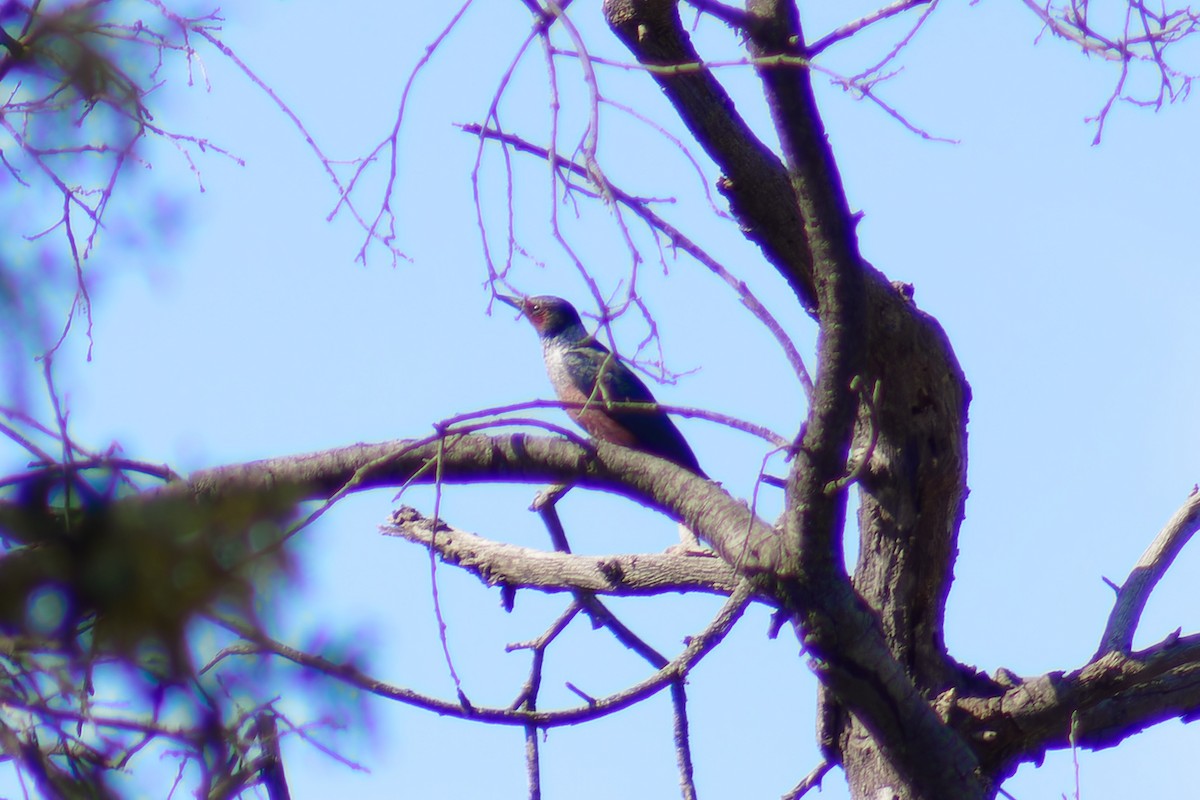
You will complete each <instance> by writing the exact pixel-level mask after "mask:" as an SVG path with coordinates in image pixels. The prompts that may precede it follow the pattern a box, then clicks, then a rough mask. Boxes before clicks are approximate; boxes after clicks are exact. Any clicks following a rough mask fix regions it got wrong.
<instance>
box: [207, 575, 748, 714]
mask: <svg viewBox="0 0 1200 800" xmlns="http://www.w3.org/2000/svg"><path fill="white" fill-rule="evenodd" d="M749 603H750V586H749V584H748V583H746V582H743V583H742V585H741V586H740V587H739V588H738V589H737V590H736V591H735V592H734V593H733V595H732V596H730V598H729V600H728V601H727V602H726V603H725V605H724V606H722V608H721V610H720V611H719V612H718V613H717V615H716V616H715V617H714V618H713V620H712V622H711V623H710V624H709V626H708V627H707V628H705V629H704V630H703V631H702V632H700V633H699V634H698V635H696V636H693V637H691V638H690V639H689V641H688V644H687V646H686V647H685V648H684V649H683V651H682V652H680V653H679V655H677V656H676V657H675V658H674V659H672V660H671V661H669V662H667V663H666V664H664V665H663V667H662V668H661V669H659V670H657V671H656V672H655V673H654V674H653V675H651V676H649V677H648V678H646V679H645V680H643V681H641V682H639V683H637V684H635V685H633V686H630V687H629V688H627V689H624V690H622V691H620V692H617V693H615V694H612V695H609V696H607V697H603V698H597V699H595V700H593V701H589V702H587V703H586V704H585V705H582V706H576V707H575V708H568V709H562V710H558V711H526V710H521V709H511V708H491V707H486V706H463V705H462V704H461V703H458V702H450V701H446V700H442V699H439V698H436V697H431V696H429V695H425V694H422V693H420V692H415V691H413V690H411V689H406V688H403V687H399V686H395V685H393V684H389V683H385V682H384V681H380V680H376V679H374V678H372V677H370V676H369V675H366V674H365V673H363V672H362V671H361V670H359V669H358V668H357V667H356V666H354V665H353V664H348V663H336V662H333V661H329V660H328V659H325V658H322V657H321V656H317V655H313V654H310V653H305V652H303V651H301V650H297V649H296V648H294V647H289V646H288V645H285V644H283V643H282V642H279V641H276V640H275V639H272V638H270V637H268V636H266V635H265V634H263V633H261V632H260V631H257V630H255V629H254V628H252V627H249V626H247V625H245V624H243V623H241V622H239V621H237V620H232V619H225V618H221V619H216V620H214V621H216V622H217V623H218V624H220V625H222V626H223V627H225V628H227V629H229V630H230V631H233V632H234V633H236V634H238V635H239V636H242V637H243V638H245V639H246V642H245V643H242V644H237V645H233V646H231V647H227V648H225V650H224V651H223V652H222V655H221V658H228V657H231V656H237V655H262V654H264V653H274V654H275V655H278V656H280V657H282V658H286V659H287V660H289V661H292V662H294V663H296V664H299V665H300V666H303V667H307V668H310V669H313V670H315V671H317V672H320V673H323V674H325V675H328V676H329V677H331V678H334V679H336V680H339V681H342V682H343V683H346V684H348V685H350V686H354V687H357V688H359V689H361V690H363V691H365V692H370V693H372V694H375V695H378V696H380V697H384V698H387V699H390V700H396V701H398V702H402V703H405V704H407V705H412V706H415V707H418V708H423V709H425V710H427V711H433V712H435V713H437V714H442V715H444V716H450V717H455V718H458V719H468V720H475V721H478V722H490V723H494V724H499V725H514V726H520V727H523V728H527V727H529V726H531V725H532V726H536V727H538V728H550V727H557V726H560V725H575V724H578V723H580V722H585V721H587V720H593V719H599V718H601V717H605V716H608V715H609V714H613V713H615V712H617V711H620V710H622V709H625V708H628V707H630V706H631V705H634V704H635V703H638V702H641V701H642V700H645V699H646V698H648V697H652V696H653V695H655V694H657V693H658V692H660V691H662V690H663V689H664V688H667V687H668V686H670V685H672V684H674V683H675V682H676V681H678V680H680V679H681V678H683V677H684V676H686V675H687V673H688V672H689V671H690V670H691V669H692V667H694V666H695V665H696V664H697V663H698V662H699V661H700V660H701V659H703V658H704V656H706V655H707V654H708V653H709V652H710V651H711V650H712V649H713V648H714V647H716V646H717V645H718V644H720V642H721V641H722V640H723V639H724V638H725V636H726V635H727V634H728V633H729V631H730V630H731V629H732V628H733V625H734V624H735V623H736V622H737V621H738V620H739V619H740V618H741V616H742V613H743V612H744V611H745V609H746V606H747V605H749Z"/></svg>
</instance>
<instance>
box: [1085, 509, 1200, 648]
mask: <svg viewBox="0 0 1200 800" xmlns="http://www.w3.org/2000/svg"><path fill="white" fill-rule="evenodd" d="M1197 529H1200V489H1197V488H1196V487H1193V488H1192V493H1191V494H1190V495H1189V496H1188V499H1187V501H1186V502H1185V503H1184V504H1183V506H1182V507H1181V508H1180V509H1179V510H1178V511H1176V512H1175V515H1174V516H1173V517H1171V519H1170V521H1168V522H1167V524H1166V526H1165V527H1164V528H1163V529H1162V530H1161V531H1159V533H1158V535H1157V536H1156V537H1154V541H1153V542H1151V544H1150V546H1149V547H1148V548H1146V551H1145V552H1144V553H1142V557H1141V558H1139V559H1138V562H1137V564H1135V565H1134V567H1133V569H1132V570H1131V571H1130V573H1129V577H1128V578H1126V579H1125V583H1124V584H1122V585H1121V587H1120V589H1118V590H1117V600H1116V603H1115V604H1114V605H1113V610H1112V613H1110V614H1109V617H1108V624H1107V625H1106V626H1105V628H1104V634H1103V635H1102V636H1101V637H1100V649H1099V650H1097V651H1096V655H1095V656H1094V658H1100V657H1101V656H1103V655H1105V654H1106V653H1110V652H1118V653H1128V652H1129V651H1130V649H1131V648H1132V647H1133V636H1134V633H1135V632H1136V631H1137V626H1138V622H1139V621H1140V620H1141V618H1142V610H1143V609H1144V608H1145V607H1146V601H1147V600H1148V599H1149V598H1150V593H1151V592H1153V591H1154V587H1155V586H1157V585H1158V582H1159V581H1160V580H1162V577H1163V575H1165V574H1166V572H1167V570H1168V569H1170V567H1171V564H1173V563H1174V561H1175V558H1176V556H1178V555H1179V553H1180V551H1181V550H1183V547H1184V545H1186V544H1187V543H1188V541H1189V540H1190V539H1191V538H1192V535H1193V534H1195V533H1196V530H1197Z"/></svg>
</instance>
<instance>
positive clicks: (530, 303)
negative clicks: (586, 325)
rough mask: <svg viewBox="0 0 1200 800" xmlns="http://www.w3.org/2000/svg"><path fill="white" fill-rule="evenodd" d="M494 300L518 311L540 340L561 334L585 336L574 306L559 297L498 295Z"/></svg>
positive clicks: (581, 322) (545, 295)
mask: <svg viewBox="0 0 1200 800" xmlns="http://www.w3.org/2000/svg"><path fill="white" fill-rule="evenodd" d="M496 299H498V300H499V301H500V302H502V303H507V304H508V305H510V306H512V307H513V308H515V309H517V310H518V311H520V312H521V313H522V314H523V315H524V316H525V318H526V319H527V320H529V321H530V322H531V323H533V327H534V328H535V329H537V332H538V335H539V336H541V337H542V338H551V337H555V336H562V335H563V334H567V335H569V336H572V337H582V336H585V335H586V332H585V331H584V329H583V321H582V320H581V319H580V318H579V312H578V311H576V310H575V306H573V305H571V304H570V303H568V302H567V301H566V300H563V299H562V298H561V297H554V296H552V295H548V294H544V295H540V296H538V297H508V296H506V295H502V294H498V295H496Z"/></svg>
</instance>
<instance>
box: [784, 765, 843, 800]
mask: <svg viewBox="0 0 1200 800" xmlns="http://www.w3.org/2000/svg"><path fill="white" fill-rule="evenodd" d="M831 769H833V762H831V761H822V762H821V763H820V764H817V766H815V767H813V770H812V772H810V773H808V774H807V775H805V776H804V780H802V781H800V782H799V783H797V784H796V785H795V786H793V787H792V790H791V791H790V792H788V793H787V794H785V795H784V796H783V800H800V798H801V797H804V795H806V794H808V792H809V790H810V789H812V788H814V787H817V786H820V785H821V781H822V780H823V779H824V778H825V774H826V773H827V772H829V770H831Z"/></svg>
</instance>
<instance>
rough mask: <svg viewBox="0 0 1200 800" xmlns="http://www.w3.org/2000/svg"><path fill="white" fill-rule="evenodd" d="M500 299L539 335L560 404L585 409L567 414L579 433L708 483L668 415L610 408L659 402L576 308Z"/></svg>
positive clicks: (558, 301)
mask: <svg viewBox="0 0 1200 800" xmlns="http://www.w3.org/2000/svg"><path fill="white" fill-rule="evenodd" d="M496 297H497V299H498V300H500V301H501V302H502V303H506V304H508V305H510V306H512V307H513V308H515V309H517V310H518V311H520V312H521V314H522V315H523V316H524V317H525V318H526V319H527V320H529V321H530V322H531V323H532V324H533V327H534V329H535V330H537V332H538V336H539V337H540V338H541V341H542V357H543V359H544V360H545V362H546V372H547V373H548V374H549V376H550V383H551V384H552V385H553V387H554V393H555V394H556V395H558V399H559V400H562V401H563V402H564V403H583V404H585V405H584V407H582V408H579V407H575V408H571V407H568V408H567V409H566V412H567V414H568V415H569V416H570V417H571V419H573V420H574V421H575V423H576V424H577V425H579V427H581V428H583V429H584V430H585V431H587V432H588V433H589V434H590V435H591V436H592V437H594V438H596V439H599V440H600V441H603V442H610V443H612V444H619V445H624V446H625V447H631V448H633V449H635V450H642V451H645V452H647V453H651V454H653V455H656V456H658V457H660V458H664V459H666V460H667V461H670V462H672V463H674V464H677V465H679V466H681V467H683V468H684V469H687V470H689V471H691V472H694V473H695V474H697V475H699V476H700V477H702V478H708V476H707V475H706V474H705V473H704V470H702V469H701V468H700V463H699V462H698V461H697V460H696V454H695V453H693V452H692V448H691V447H690V446H689V445H688V443H687V440H686V439H684V438H683V434H682V433H680V432H679V428H677V427H675V423H673V422H672V421H671V418H670V417H668V416H667V414H666V412H665V411H661V410H659V409H657V408H655V409H653V410H647V411H632V410H629V411H627V410H619V409H613V408H611V407H610V406H609V405H608V404H609V403H647V404H657V402H658V401H656V400H655V399H654V395H653V394H652V393H651V392H650V389H649V388H647V386H646V384H645V383H643V382H642V380H641V379H640V378H638V376H637V375H636V374H635V373H634V371H633V370H632V369H630V368H629V366H628V365H627V364H625V363H624V362H623V361H621V360H620V359H619V358H618V357H617V356H615V355H614V354H613V353H612V352H611V351H610V350H609V349H608V348H607V347H605V346H604V345H603V344H601V343H600V342H598V341H596V338H595V337H594V336H592V335H591V334H589V333H588V332H587V330H586V329H585V328H584V327H583V321H582V320H581V319H580V317H579V312H578V311H576V310H575V307H574V306H573V305H571V304H570V303H568V302H567V301H566V300H563V299H562V298H561V297H554V296H551V295H541V296H538V297H523V298H522V297H509V296H506V295H496Z"/></svg>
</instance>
